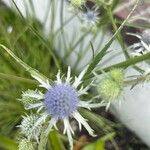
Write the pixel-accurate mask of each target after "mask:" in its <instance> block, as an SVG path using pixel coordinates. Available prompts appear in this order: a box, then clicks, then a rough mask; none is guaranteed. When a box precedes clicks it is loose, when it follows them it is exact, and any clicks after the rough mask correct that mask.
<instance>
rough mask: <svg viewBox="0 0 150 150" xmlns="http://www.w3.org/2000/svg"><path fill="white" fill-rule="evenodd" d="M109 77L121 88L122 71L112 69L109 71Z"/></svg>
mask: <svg viewBox="0 0 150 150" xmlns="http://www.w3.org/2000/svg"><path fill="white" fill-rule="evenodd" d="M109 76H110V77H111V78H112V79H113V80H114V81H115V82H116V83H117V84H119V86H122V84H123V80H124V74H123V71H122V70H121V69H120V68H114V69H112V70H110V72H109Z"/></svg>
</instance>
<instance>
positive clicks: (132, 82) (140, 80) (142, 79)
mask: <svg viewBox="0 0 150 150" xmlns="http://www.w3.org/2000/svg"><path fill="white" fill-rule="evenodd" d="M145 81H150V74H146V75H144V76H140V77H138V78H136V79H132V80H127V81H124V84H125V86H130V85H136V84H140V83H144V82H145Z"/></svg>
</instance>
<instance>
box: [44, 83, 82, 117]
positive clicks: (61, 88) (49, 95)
mask: <svg viewBox="0 0 150 150" xmlns="http://www.w3.org/2000/svg"><path fill="white" fill-rule="evenodd" d="M78 103H79V99H78V94H77V92H76V90H75V89H74V88H73V87H71V86H70V85H67V84H65V83H62V84H56V85H54V86H52V87H51V88H50V89H49V90H48V91H47V92H46V94H45V100H44V105H45V108H46V109H47V111H48V113H49V114H50V115H52V116H55V117H56V118H59V119H64V118H66V117H69V116H71V114H72V113H73V112H74V111H76V110H77V106H78Z"/></svg>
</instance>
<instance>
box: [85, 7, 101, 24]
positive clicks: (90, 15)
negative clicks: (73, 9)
mask: <svg viewBox="0 0 150 150" xmlns="http://www.w3.org/2000/svg"><path fill="white" fill-rule="evenodd" d="M98 15H99V13H98V12H97V9H89V8H87V11H86V12H84V14H83V19H84V23H85V24H86V25H87V26H89V25H90V26H92V25H96V23H98V20H99V17H98Z"/></svg>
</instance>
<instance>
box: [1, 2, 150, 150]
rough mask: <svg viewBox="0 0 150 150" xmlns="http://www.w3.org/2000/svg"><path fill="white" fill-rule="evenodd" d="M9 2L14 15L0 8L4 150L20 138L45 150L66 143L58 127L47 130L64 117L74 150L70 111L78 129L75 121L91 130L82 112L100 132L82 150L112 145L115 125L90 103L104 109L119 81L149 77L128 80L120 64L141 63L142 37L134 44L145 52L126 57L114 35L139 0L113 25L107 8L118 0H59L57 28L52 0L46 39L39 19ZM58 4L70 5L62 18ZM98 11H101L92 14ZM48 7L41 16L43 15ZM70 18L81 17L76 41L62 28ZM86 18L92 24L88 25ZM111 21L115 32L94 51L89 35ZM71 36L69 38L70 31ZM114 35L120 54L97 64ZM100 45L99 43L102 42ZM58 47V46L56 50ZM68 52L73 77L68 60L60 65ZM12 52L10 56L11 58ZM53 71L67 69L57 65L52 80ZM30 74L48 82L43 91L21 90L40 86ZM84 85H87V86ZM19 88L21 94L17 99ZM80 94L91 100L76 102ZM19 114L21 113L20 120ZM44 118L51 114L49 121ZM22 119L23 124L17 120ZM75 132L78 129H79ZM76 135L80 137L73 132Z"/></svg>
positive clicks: (146, 56)
mask: <svg viewBox="0 0 150 150" xmlns="http://www.w3.org/2000/svg"><path fill="white" fill-rule="evenodd" d="M12 2H13V4H14V6H15V8H16V10H17V11H18V12H19V14H18V13H16V12H15V11H14V10H13V11H12V10H10V9H9V8H6V7H2V8H1V9H0V11H1V13H0V16H1V19H0V31H1V32H0V43H1V45H0V47H1V48H0V50H1V53H0V54H1V59H0V65H1V68H0V80H1V84H0V114H1V115H0V127H1V128H0V134H2V135H5V136H7V137H9V138H13V139H14V140H15V141H16V142H15V141H11V140H10V139H7V138H6V137H2V138H1V137H0V139H3V141H4V143H2V142H0V147H2V148H5V149H10V147H9V146H8V145H9V144H10V145H12V147H13V148H12V149H15V148H16V147H17V145H16V143H19V145H18V147H19V149H20V150H22V149H25V150H27V149H34V148H35V147H36V149H39V150H44V149H46V148H47V149H65V148H64V144H63V142H64V143H65V142H66V141H68V140H67V139H66V137H65V136H63V135H62V134H61V132H60V133H58V132H56V131H55V130H54V131H53V132H51V129H52V127H53V126H54V127H55V129H57V126H56V122H58V123H57V125H58V127H60V130H63V128H62V126H61V121H63V122H64V133H67V136H68V139H69V142H70V146H71V149H72V148H73V147H72V145H73V139H72V136H71V135H72V134H74V133H76V132H77V131H76V130H75V129H74V128H73V127H72V126H71V124H72V121H71V122H70V123H69V119H68V118H69V117H72V116H73V117H74V118H75V119H76V120H77V121H78V123H79V129H80V130H81V124H83V126H84V127H85V128H86V129H87V131H88V132H89V133H90V134H91V135H93V130H92V129H91V127H90V126H89V125H88V124H87V122H86V120H85V119H84V118H83V117H85V118H86V119H87V120H89V124H91V126H92V127H93V129H95V131H96V133H97V135H98V136H102V135H103V134H106V135H105V136H103V137H100V139H97V141H96V142H94V143H93V144H90V145H88V146H87V147H85V148H83V149H85V150H86V149H94V148H95V147H96V148H97V149H100V148H101V149H104V145H105V141H107V140H110V141H111V142H112V143H113V145H114V147H115V148H116V144H115V142H114V140H113V138H114V135H115V134H114V129H113V126H115V124H114V123H112V122H111V121H109V120H107V119H105V118H103V117H102V116H100V115H98V114H96V113H94V112H92V111H91V108H95V107H97V106H103V104H104V105H107V108H109V107H108V106H109V105H110V104H111V102H113V101H114V100H116V99H117V98H118V97H119V96H120V95H121V93H122V91H123V88H124V86H129V85H136V84H138V83H142V82H145V81H149V72H148V73H146V74H142V75H141V76H138V77H137V78H136V79H131V80H129V79H128V80H127V79H126V78H125V76H124V73H123V70H125V69H126V68H128V67H132V66H133V65H135V64H137V63H139V62H142V61H146V60H149V58H150V53H149V51H148V50H147V45H146V46H145V44H143V43H140V44H143V45H142V46H145V47H146V50H147V51H148V53H146V54H145V53H144V54H142V55H140V56H138V57H130V54H129V52H128V51H127V46H126V45H125V43H124V41H123V39H122V37H121V34H120V31H121V29H122V28H123V27H124V26H125V25H126V24H127V22H128V19H129V18H130V16H131V15H132V13H133V11H134V10H135V9H136V7H137V5H138V0H137V1H136V3H135V5H134V7H133V9H132V10H131V12H130V13H129V15H128V16H127V18H126V19H125V20H124V21H123V22H122V23H121V25H120V26H119V28H118V27H117V25H116V21H115V19H114V17H113V9H114V8H115V7H116V6H117V3H118V0H109V1H103V0H91V1H88V2H90V3H91V5H92V6H94V7H95V6H96V7H95V8H94V9H93V8H92V9H91V7H89V5H88V2H87V1H85V0H69V1H63V0H62V1H61V3H60V4H61V7H60V14H59V15H60V27H58V28H55V21H56V18H57V15H55V13H56V10H55V7H57V3H58V2H56V1H54V0H51V3H50V4H49V6H48V10H49V11H50V12H51V13H50V14H51V17H50V20H51V21H50V25H49V28H50V31H49V34H48V35H47V38H45V35H44V34H43V30H44V25H43V24H41V23H40V22H38V21H37V19H36V18H35V15H33V16H32V17H31V16H28V13H27V16H26V18H25V17H24V16H23V15H22V13H21V11H20V10H19V8H18V7H17V5H16V3H15V1H14V0H12ZM64 3H67V5H68V8H70V7H71V13H72V15H71V16H70V18H68V20H65V19H64V15H63V10H64ZM30 5H31V8H32V11H33V14H35V13H34V7H33V3H32V0H30ZM99 10H100V13H98V11H99ZM49 11H48V12H47V14H46V18H45V19H47V18H48V14H49ZM69 11H70V9H69ZM74 17H77V18H78V19H79V20H80V22H81V35H80V36H78V37H77V39H76V40H72V41H71V42H68V41H67V36H66V34H65V30H66V27H67V24H69V23H70V22H71V20H72V18H74ZM82 17H84V18H82ZM108 18H109V19H108ZM89 23H90V26H88V24H89ZM109 24H112V27H113V31H114V34H113V35H112V37H110V40H109V41H108V42H107V43H106V44H105V46H104V47H103V48H99V47H100V46H99V47H98V48H97V51H95V50H94V45H93V41H95V39H96V37H97V33H98V32H100V31H102V30H104V29H106V28H107V27H108V25H109ZM83 25H84V28H83ZM83 29H84V30H83ZM91 34H92V35H93V36H92V38H91V41H92V42H90V43H89V44H88V45H87V44H85V46H83V45H84V40H85V38H86V36H88V35H91ZM58 37H60V39H61V40H60V44H58V43H59V42H58V43H57V41H58ZM138 37H140V36H138ZM102 38H103V37H102ZM72 39H74V35H73V37H72ZM114 39H117V40H118V42H119V43H120V45H121V48H122V53H123V54H124V55H125V58H126V60H124V61H122V62H120V63H117V64H114V65H110V66H108V67H106V68H101V69H100V68H99V66H98V64H99V63H101V60H102V59H103V58H104V57H105V55H106V54H107V52H108V48H109V47H110V46H111V44H112V43H113V41H114ZM140 39H141V37H140ZM4 45H5V46H4ZM99 45H101V41H100V42H99ZM78 46H79V47H80V51H79V52H78V53H77V52H76V50H75V49H76V48H77V47H78ZM7 47H8V48H7ZM62 47H63V48H62ZM89 47H91V49H92V53H93V57H92V58H91V60H90V62H89V65H87V68H86V69H85V70H84V71H82V72H81V74H80V75H79V76H78V78H77V77H75V78H74V82H73V81H72V79H73V77H74V76H76V74H77V67H78V66H79V64H80V63H81V60H82V58H83V56H84V55H85V54H86V52H87V49H88V48H89ZM145 47H144V48H145ZM58 49H63V50H62V51H63V52H62V51H60V50H59V51H58ZM4 50H5V51H4ZM59 52H60V53H62V55H61V56H60V54H59ZM73 52H74V53H75V54H76V56H77V59H76V61H75V64H74V66H73V67H72V72H73V73H74V76H73V77H71V76H70V75H71V74H70V67H69V68H68V72H67V73H66V71H65V70H66V68H67V66H70V64H68V61H66V60H68V58H70V56H71V54H72V53H73ZM9 55H10V56H12V57H10V56H9ZM13 59H15V60H16V61H17V63H16V62H15V61H14V60H13ZM27 64H28V65H27ZM20 65H21V66H22V68H21V67H20ZM30 66H31V67H30ZM33 68H35V69H33ZM134 69H136V70H138V71H140V72H141V70H142V69H140V68H139V67H137V66H135V67H134ZM37 70H38V71H37ZM58 70H61V71H62V72H63V73H66V74H67V77H66V78H64V76H62V77H61V76H60V71H59V72H58V74H57V76H56V77H57V80H56V81H55V80H54V78H55V75H56V73H57V71H58ZM142 72H143V70H142ZM28 73H30V74H31V76H32V77H33V78H35V79H36V80H38V82H39V83H40V85H41V86H42V87H43V86H44V87H45V88H46V90H47V94H42V93H43V92H45V91H44V90H41V92H39V91H38V90H35V91H32V90H30V91H27V92H24V93H22V92H23V91H26V90H27V89H29V88H30V89H35V88H39V87H37V82H36V81H35V80H33V79H31V78H30V76H29V74H28ZM64 80H65V82H64ZM95 81H96V83H97V82H99V83H98V86H97V85H96V88H95V83H94V82H95ZM50 83H51V84H50ZM81 83H82V84H81ZM89 84H91V85H90V86H89ZM81 85H83V86H81ZM92 85H93V87H92ZM84 87H85V88H84ZM21 93H22V99H21V98H20V97H21ZM107 93H109V94H107ZM86 94H88V95H86ZM97 95H98V96H97ZM40 96H41V97H42V98H41V97H40ZM80 96H81V99H84V98H85V99H87V100H90V101H89V102H88V101H84V100H83V101H81V102H79V103H78V101H80V99H79V97H80ZM17 99H18V100H17ZM42 99H44V100H42ZM52 100H53V101H52ZM68 101H69V102H70V101H71V103H68ZM95 101H96V103H95ZM21 102H22V103H21ZM93 103H94V104H93ZM22 104H23V105H24V106H25V108H24V107H23V105H22ZM50 104H52V105H50ZM99 104H100V105H99ZM96 105H97V106H96ZM31 108H33V111H32V112H31V111H29V109H31ZM34 108H38V110H37V111H36V110H35V109H34ZM83 108H87V109H90V110H87V109H83ZM43 109H44V111H43ZM70 109H71V110H70ZM99 109H100V108H99ZM47 111H48V112H47ZM31 113H32V114H31ZM80 113H81V114H82V115H83V117H82V116H81V115H80ZM25 114H26V116H25ZM22 116H24V117H23V121H22V122H21V120H22ZM50 117H52V118H50ZM66 118H67V119H66ZM49 119H51V120H50V121H48V120H49ZM20 123H21V125H19V124H20ZM92 123H93V124H92ZM17 125H19V126H18V127H20V129H19V128H18V127H16V126H17ZM47 129H48V130H47ZM20 130H21V133H22V134H21V135H20V132H19V131H20ZM74 130H75V131H74ZM99 130H101V131H102V133H99ZM45 131H47V132H45ZM109 132H110V133H113V134H110V133H109ZM45 133H46V134H45ZM78 133H79V134H82V132H81V133H80V132H78ZM48 134H49V135H48ZM5 138H6V139H5ZM76 139H77V140H78V137H77V136H76ZM62 141H63V142H62ZM54 143H55V144H54ZM74 143H78V141H74ZM84 145H85V144H83V146H84ZM90 146H91V147H92V148H89V147H90ZM67 147H68V146H67ZM116 149H117V148H116Z"/></svg>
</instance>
